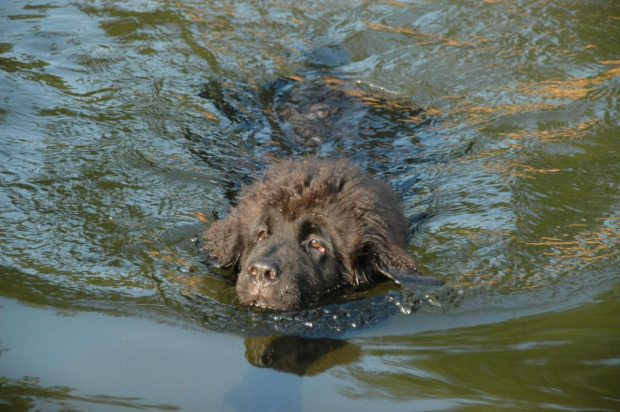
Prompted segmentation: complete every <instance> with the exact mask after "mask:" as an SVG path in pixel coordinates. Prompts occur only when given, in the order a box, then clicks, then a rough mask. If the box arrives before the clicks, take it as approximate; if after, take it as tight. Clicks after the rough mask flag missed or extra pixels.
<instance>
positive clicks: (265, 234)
mask: <svg viewBox="0 0 620 412" xmlns="http://www.w3.org/2000/svg"><path fill="white" fill-rule="evenodd" d="M267 237H269V235H267V232H265V231H264V230H263V231H261V232H260V233H259V234H258V237H257V238H256V239H257V240H258V241H259V242H260V241H261V240H263V239H267Z"/></svg>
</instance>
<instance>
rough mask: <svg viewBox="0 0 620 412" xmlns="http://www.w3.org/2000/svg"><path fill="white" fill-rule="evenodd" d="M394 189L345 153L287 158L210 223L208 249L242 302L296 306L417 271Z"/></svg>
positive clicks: (292, 307)
mask: <svg viewBox="0 0 620 412" xmlns="http://www.w3.org/2000/svg"><path fill="white" fill-rule="evenodd" d="M406 233H407V221H406V219H405V217H404V215H403V212H402V208H401V206H400V202H399V199H398V196H397V195H396V193H395V192H394V191H393V190H392V189H391V188H390V187H389V186H388V185H387V184H385V183H383V182H380V181H378V180H375V179H373V178H372V177H370V176H369V175H368V174H366V173H364V172H362V171H361V170H360V169H358V168H357V167H355V166H354V165H352V164H351V163H350V162H349V161H347V160H344V159H306V160H297V161H295V160H287V161H282V162H280V163H278V164H276V165H275V166H274V167H272V168H271V169H269V170H268V171H267V172H266V174H265V175H264V177H263V178H262V179H260V180H258V181H256V182H255V183H254V184H253V185H251V186H250V187H248V188H246V189H245V190H244V191H243V193H242V194H241V196H240V198H239V203H238V204H237V206H236V207H234V208H233V209H232V210H231V212H230V214H229V216H228V217H227V218H225V219H222V220H217V221H215V222H213V224H212V225H211V227H210V228H209V230H208V231H207V232H206V234H205V246H204V248H205V250H206V251H207V252H208V253H209V254H210V255H211V256H213V257H214V258H215V259H216V260H217V262H218V263H219V264H220V265H221V266H226V267H233V268H234V269H235V273H237V274H238V279H237V286H236V287H237V294H238V296H239V300H240V302H241V303H242V304H243V305H251V306H256V307H261V308H268V309H274V310H293V309H299V308H303V307H307V306H309V305H312V304H313V303H315V302H317V301H318V300H320V299H321V297H323V296H325V295H326V294H328V293H329V292H331V291H334V290H336V289H339V288H341V287H344V286H367V285H371V284H373V283H376V282H379V281H383V280H388V279H391V280H393V281H394V282H395V283H397V284H398V280H397V279H396V277H398V276H400V275H414V274H417V265H416V263H415V262H414V260H413V259H412V258H411V257H410V256H409V255H408V253H407V251H406V246H407V243H406Z"/></svg>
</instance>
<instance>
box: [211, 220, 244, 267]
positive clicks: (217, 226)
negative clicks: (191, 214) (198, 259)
mask: <svg viewBox="0 0 620 412" xmlns="http://www.w3.org/2000/svg"><path fill="white" fill-rule="evenodd" d="M204 240H205V242H204V250H205V252H207V253H208V254H209V255H211V257H213V258H214V259H215V260H216V261H217V263H218V265H219V266H221V267H231V266H235V265H236V264H237V262H238V261H239V258H240V257H241V251H242V250H241V249H242V240H241V235H240V231H239V228H238V222H237V220H236V219H233V218H232V217H230V216H229V217H227V218H226V219H221V220H216V221H215V222H213V223H212V224H211V227H210V228H209V229H208V230H207V232H206V233H205V235H204Z"/></svg>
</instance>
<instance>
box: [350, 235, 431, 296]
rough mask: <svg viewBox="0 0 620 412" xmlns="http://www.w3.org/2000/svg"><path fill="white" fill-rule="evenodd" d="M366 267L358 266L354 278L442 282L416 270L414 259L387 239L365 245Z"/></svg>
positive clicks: (396, 282)
mask: <svg viewBox="0 0 620 412" xmlns="http://www.w3.org/2000/svg"><path fill="white" fill-rule="evenodd" d="M365 266H366V267H359V266H358V267H359V270H357V271H356V272H355V273H356V278H360V279H363V280H364V281H366V282H369V281H375V282H376V281H379V280H382V279H383V280H385V279H389V280H391V281H392V282H394V284H396V285H399V286H401V285H402V284H405V283H411V282H414V283H421V284H424V285H428V286H441V285H443V282H442V281H441V280H440V279H438V278H436V277H434V276H429V275H424V274H422V273H421V272H420V271H419V270H418V265H417V263H416V262H415V260H414V259H413V258H412V257H411V256H409V255H408V254H407V252H406V251H405V250H404V249H403V248H402V247H401V246H399V245H397V244H396V243H394V242H393V241H391V240H389V239H384V240H383V241H382V242H377V243H374V242H373V243H371V244H369V245H367V250H366V259H365Z"/></svg>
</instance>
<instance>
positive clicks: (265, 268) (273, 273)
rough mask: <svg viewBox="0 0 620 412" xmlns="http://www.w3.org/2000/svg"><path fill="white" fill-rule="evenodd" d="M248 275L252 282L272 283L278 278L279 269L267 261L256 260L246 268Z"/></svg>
mask: <svg viewBox="0 0 620 412" xmlns="http://www.w3.org/2000/svg"><path fill="white" fill-rule="evenodd" d="M248 274H249V275H250V277H251V278H252V279H253V280H254V281H268V282H274V281H276V280H278V279H279V278H280V268H279V267H278V265H276V264H275V263H274V262H271V261H269V260H258V261H256V262H254V263H252V264H251V265H250V266H249V267H248Z"/></svg>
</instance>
